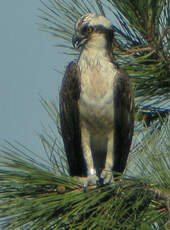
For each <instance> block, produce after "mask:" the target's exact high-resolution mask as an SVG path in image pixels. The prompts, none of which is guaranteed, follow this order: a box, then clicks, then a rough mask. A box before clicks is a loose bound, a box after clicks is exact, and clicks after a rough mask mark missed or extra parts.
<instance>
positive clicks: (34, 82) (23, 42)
mask: <svg viewBox="0 0 170 230" xmlns="http://www.w3.org/2000/svg"><path fill="white" fill-rule="evenodd" d="M41 7H42V5H41V3H40V1H39V0H36V1H35V0H1V3H0V117H1V118H0V145H1V144H3V140H4V139H7V140H9V141H11V142H13V141H15V140H17V141H19V142H21V143H22V144H23V145H25V146H27V147H29V148H30V149H31V150H33V151H35V152H37V153H38V152H39V151H42V147H41V144H40V142H39V139H38V137H37V135H36V132H41V130H42V128H41V127H42V125H41V123H43V124H48V122H49V117H48V116H47V114H46V112H45V111H44V110H43V108H42V107H41V105H40V102H39V99H40V98H39V95H41V96H43V97H45V98H50V99H55V97H56V95H58V90H57V89H58V87H59V85H60V82H61V76H60V75H59V74H58V73H57V72H56V71H55V70H54V69H58V70H60V71H63V70H64V66H66V65H67V63H68V60H67V61H66V59H65V56H64V55H60V54H59V53H58V50H57V48H55V47H54V46H53V45H54V44H56V43H57V39H56V40H55V38H52V37H51V35H50V34H48V33H44V32H41V31H40V30H39V26H38V25H37V24H36V23H40V22H41V19H40V18H38V15H40V11H39V10H38V8H41Z"/></svg>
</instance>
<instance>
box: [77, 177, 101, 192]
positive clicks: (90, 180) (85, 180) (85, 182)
mask: <svg viewBox="0 0 170 230" xmlns="http://www.w3.org/2000/svg"><path fill="white" fill-rule="evenodd" d="M74 178H75V179H76V180H77V181H78V182H80V184H81V185H82V187H83V188H84V189H86V188H87V187H88V186H92V185H96V184H97V181H98V177H97V176H96V175H89V176H87V177H78V176H75V177H74Z"/></svg>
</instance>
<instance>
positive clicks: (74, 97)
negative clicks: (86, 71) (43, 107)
mask: <svg viewBox="0 0 170 230" xmlns="http://www.w3.org/2000/svg"><path fill="white" fill-rule="evenodd" d="M78 75H79V68H78V66H77V63H74V62H71V63H70V64H69V65H68V67H67V68H66V72H65V75H64V78H63V81H62V86H61V90H60V96H59V104H60V121H61V134H62V138H63V142H64V147H65V151H66V155H67V159H68V165H69V173H70V175H71V176H86V175H87V169H86V166H85V161H84V158H83V153H82V147H81V132H80V121H79V110H78V100H79V97H80V90H81V89H80V82H79V78H78Z"/></svg>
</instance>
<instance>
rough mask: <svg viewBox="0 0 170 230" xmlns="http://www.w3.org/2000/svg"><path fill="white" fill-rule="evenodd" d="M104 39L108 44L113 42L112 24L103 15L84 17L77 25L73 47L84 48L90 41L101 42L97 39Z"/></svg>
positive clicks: (87, 15) (90, 14)
mask: <svg viewBox="0 0 170 230" xmlns="http://www.w3.org/2000/svg"><path fill="white" fill-rule="evenodd" d="M99 37H103V38H105V39H106V41H107V42H112V40H113V28H112V24H111V22H110V21H109V20H108V19H107V18H105V17H104V16H102V15H96V14H92V13H89V14H86V15H83V16H82V17H81V18H80V19H79V20H78V21H77V22H76V24H75V34H74V35H73V38H72V43H73V46H74V47H76V48H79V47H83V46H84V45H85V44H86V43H87V42H88V41H92V40H93V42H94V43H95V42H99V43H101V40H99V39H98V40H97V38H99Z"/></svg>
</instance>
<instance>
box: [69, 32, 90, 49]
mask: <svg viewBox="0 0 170 230" xmlns="http://www.w3.org/2000/svg"><path fill="white" fill-rule="evenodd" d="M86 41H87V38H86V37H85V36H81V35H77V34H74V35H73V37H72V44H73V47H74V48H80V47H81V46H82V45H84V43H85V42H86Z"/></svg>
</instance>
